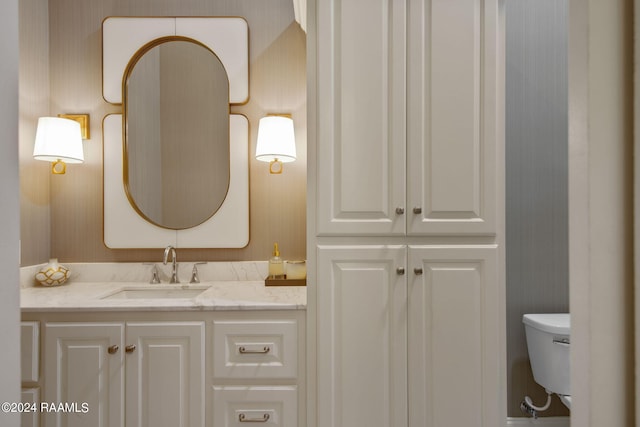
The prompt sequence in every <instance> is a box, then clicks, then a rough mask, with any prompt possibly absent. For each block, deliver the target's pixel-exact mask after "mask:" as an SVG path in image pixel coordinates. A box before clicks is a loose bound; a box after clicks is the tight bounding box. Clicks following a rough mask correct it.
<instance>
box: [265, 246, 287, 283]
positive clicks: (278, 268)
mask: <svg viewBox="0 0 640 427" xmlns="http://www.w3.org/2000/svg"><path fill="white" fill-rule="evenodd" d="M269 279H284V264H283V263H282V258H280V251H279V250H278V244H277V243H274V244H273V256H272V257H271V258H270V259H269Z"/></svg>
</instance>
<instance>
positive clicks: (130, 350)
mask: <svg viewBox="0 0 640 427" xmlns="http://www.w3.org/2000/svg"><path fill="white" fill-rule="evenodd" d="M124 351H126V352H127V353H133V352H134V351H136V345H135V344H131V345H128V346H126V347H125V348H124Z"/></svg>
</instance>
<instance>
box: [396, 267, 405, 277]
mask: <svg viewBox="0 0 640 427" xmlns="http://www.w3.org/2000/svg"><path fill="white" fill-rule="evenodd" d="M396 273H398V275H399V276H402V275H403V274H404V267H398V268H396Z"/></svg>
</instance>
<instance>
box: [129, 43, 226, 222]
mask: <svg viewBox="0 0 640 427" xmlns="http://www.w3.org/2000/svg"><path fill="white" fill-rule="evenodd" d="M123 82H124V83H123V103H124V104H123V115H124V121H123V133H124V153H123V155H124V165H123V166H124V168H123V171H124V186H125V190H126V193H127V197H128V198H129V201H130V203H131V204H132V206H133V208H134V209H135V210H136V211H137V212H138V213H139V214H140V215H141V216H142V217H144V218H145V219H146V220H148V221H150V222H152V223H154V224H156V225H158V226H160V227H165V228H170V229H176V230H181V229H185V228H191V227H195V226H197V225H199V224H202V223H203V222H205V221H206V220H208V219H209V218H210V217H211V216H212V215H214V214H215V213H216V211H217V210H218V209H219V208H220V206H221V205H222V202H223V201H224V199H225V197H226V195H227V191H228V189H229V173H230V156H229V79H228V77H227V73H226V71H225V69H224V66H223V65H222V63H221V62H220V60H219V59H218V57H217V56H216V55H215V54H214V53H213V52H212V51H211V50H210V49H208V48H207V47H205V46H204V45H202V44H200V43H198V42H197V41H195V40H191V39H187V38H183V37H169V38H164V39H159V40H155V41H154V42H152V43H150V44H149V45H147V46H145V47H143V48H142V49H141V50H140V52H139V53H138V54H137V55H136V56H135V57H134V58H132V60H131V62H130V63H129V65H128V67H127V70H126V71H125V75H124V80H123Z"/></svg>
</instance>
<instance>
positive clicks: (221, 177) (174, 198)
mask: <svg viewBox="0 0 640 427" xmlns="http://www.w3.org/2000/svg"><path fill="white" fill-rule="evenodd" d="M172 42H184V43H190V44H192V45H194V46H198V47H200V48H203V49H205V51H204V52H208V53H209V54H210V55H212V56H211V58H212V59H213V60H214V61H215V62H216V64H215V65H214V66H213V67H219V69H220V70H221V73H220V72H217V73H216V72H214V73H210V74H209V73H203V76H204V75H207V76H208V75H211V78H212V79H213V80H214V83H213V85H211V86H212V90H216V89H217V88H218V87H221V86H225V88H224V89H222V96H225V102H224V104H225V105H226V111H225V112H224V116H222V115H220V114H221V113H220V111H219V110H221V105H219V101H216V97H218V94H217V93H215V92H214V93H211V94H210V97H209V100H210V102H209V104H208V105H203V104H202V103H201V104H199V106H198V108H200V107H203V106H205V107H207V106H208V107H211V108H210V111H211V113H212V115H220V116H219V117H218V118H217V119H216V118H215V117H214V120H212V121H206V120H201V121H200V122H201V123H202V127H204V128H207V127H210V126H214V127H215V128H216V129H213V130H212V132H208V130H205V129H202V130H203V132H202V133H203V134H205V135H209V134H210V135H211V139H210V140H209V141H211V142H212V143H213V144H214V145H216V147H222V143H220V144H215V141H221V140H223V141H226V142H227V144H226V146H225V147H222V148H221V150H222V152H221V153H216V152H215V150H216V147H205V146H202V145H192V146H189V147H188V148H187V149H186V150H187V151H186V152H185V153H184V156H181V155H179V156H173V158H177V159H180V158H183V157H185V156H189V154H191V155H190V157H191V161H192V162H194V163H193V164H191V165H190V164H188V162H187V164H184V165H183V166H185V167H186V168H187V171H185V172H188V171H189V170H193V169H189V167H190V166H194V165H195V166H194V167H195V169H196V170H198V171H199V177H197V178H196V177H194V178H193V179H192V182H190V185H187V186H186V187H185V186H184V185H182V186H181V185H180V184H179V183H180V182H182V180H181V179H180V177H181V176H188V175H189V174H188V173H182V172H181V171H184V168H180V169H178V170H177V171H176V169H175V168H174V169H173V170H174V174H173V177H174V178H175V179H166V178H167V174H168V173H169V171H167V169H166V167H169V168H171V166H172V163H173V162H168V163H165V162H163V163H161V164H160V165H157V166H158V167H159V168H160V172H158V175H159V177H160V179H156V180H154V179H153V177H149V178H146V179H143V181H144V182H146V183H153V182H154V181H159V186H157V187H156V186H153V185H152V186H151V187H149V186H148V185H146V186H143V187H140V186H139V185H135V186H133V185H132V182H131V179H130V172H129V170H130V168H131V167H132V165H131V161H132V160H131V156H130V154H131V153H134V152H135V151H131V147H132V145H131V143H132V140H131V134H130V131H131V128H132V127H134V126H133V123H134V122H133V121H132V120H131V117H130V111H129V106H130V93H131V90H130V89H131V88H130V84H131V78H132V76H134V75H135V71H136V69H137V68H136V66H138V65H139V64H140V61H141V60H142V59H143V58H144V57H145V55H148V54H149V53H150V52H151V51H152V50H153V49H155V48H158V47H160V46H163V45H167V44H168V43H172ZM138 69H139V67H138ZM222 78H224V81H223V80H222ZM160 81H162V80H160ZM216 82H217V83H216ZM206 86H207V85H206V84H203V85H202V87H203V90H204V88H205V87H206ZM158 90H159V91H160V90H161V89H160V88H159V89H158ZM162 93H165V92H162ZM122 100H123V104H122V105H123V126H122V132H123V141H124V143H123V162H124V165H123V166H124V167H123V184H124V188H125V193H126V195H127V198H128V199H129V203H130V204H131V206H132V208H133V209H134V210H135V211H136V212H137V213H138V215H140V216H141V217H142V218H144V219H145V220H147V221H149V222H150V223H152V224H154V225H157V226H158V227H162V228H167V229H174V230H181V229H187V228H192V227H195V226H198V225H200V224H202V223H203V222H205V221H207V220H208V219H209V218H211V217H212V216H213V215H215V213H216V212H217V211H218V210H219V209H220V206H222V204H223V203H224V200H225V199H226V197H227V194H228V191H229V182H230V179H231V177H230V161H231V159H230V147H229V142H230V136H229V120H228V118H229V114H230V107H229V78H228V75H227V73H226V70H225V68H224V65H223V64H222V62H221V61H220V58H219V57H218V55H216V53H215V52H213V51H212V50H211V49H210V48H209V47H208V46H206V45H204V44H203V43H201V42H199V41H197V40H194V39H192V38H189V37H184V36H166V37H160V38H158V39H155V40H152V41H151V42H149V43H147V44H145V45H144V46H142V47H141V48H140V49H139V50H138V51H137V52H136V53H135V54H134V55H133V56H132V57H131V60H130V61H129V63H128V64H127V66H126V68H125V72H124V76H123V79H122ZM204 100H207V98H204ZM163 101H164V100H162V101H159V105H160V108H159V109H160V110H162V109H163V107H162V105H165V106H166V105H167V104H163ZM164 102H166V101H164ZM216 102H218V104H216ZM168 105H169V106H170V107H169V108H171V105H173V104H172V103H169V104H168ZM171 117H174V116H173V115H171ZM161 123H167V122H166V120H162V119H160V120H158V122H157V124H159V125H160V124H161ZM214 123H217V125H215V124H214ZM218 125H219V126H218ZM218 127H219V128H220V131H221V133H220V132H218V129H217V128H218ZM191 129H192V127H191V126H189V130H191ZM146 133H153V132H152V131H151V130H149V131H147V130H146V129H144V128H143V129H142V131H141V132H140V134H146ZM160 134H161V135H160V138H158V141H162V140H164V139H165V138H163V136H164V135H163V134H162V132H160ZM198 138H200V139H198ZM203 139H204V140H207V139H208V138H207V137H206V136H201V135H200V134H199V132H197V131H196V132H195V134H192V135H191V136H190V137H185V138H184V142H185V143H186V142H191V141H196V142H198V141H202V140H203ZM137 140H139V141H141V143H144V141H145V140H146V139H145V138H144V137H142V138H139V139H137ZM146 141H148V140H146ZM174 142H179V143H182V141H175V135H174ZM205 142H208V141H205ZM191 148H193V149H194V152H197V154H195V155H194V154H193V153H194V152H190V151H189V150H190V149H191ZM202 148H210V150H212V151H211V153H210V154H211V155H209V156H207V155H206V154H207V153H206V150H203V149H202ZM179 149H180V150H181V149H182V148H179ZM195 150H197V151H195ZM130 152H131V153H130ZM218 154H221V155H222V156H220V155H218ZM203 155H205V156H206V158H207V159H208V161H211V165H212V167H211V168H207V167H205V165H198V164H197V163H196V162H198V161H202V159H203V158H202V156H203ZM138 158H140V159H146V158H148V157H147V156H146V155H145V154H142V155H140V156H138ZM225 158H226V161H224V160H223V159H225ZM216 161H217V162H218V164H217V165H215V162H216ZM184 162H186V161H184V160H183V163H184ZM135 166H137V167H140V168H142V169H143V170H144V165H141V164H136V165H135ZM147 169H148V170H149V173H153V171H154V170H156V169H155V168H153V167H147ZM202 174H208V175H207V176H202ZM142 175H145V174H144V172H143V174H142ZM193 180H195V183H194V182H193ZM219 182H222V185H220V186H216V183H219ZM203 183H204V185H203ZM133 184H135V182H134V183H133ZM185 185H186V184H185ZM154 188H155V189H156V191H153V189H154ZM198 188H199V189H198ZM149 189H151V190H152V191H151V193H153V194H152V195H151V197H149V196H147V200H149V199H150V200H151V202H146V203H145V197H144V195H145V193H147V192H149ZM134 190H135V191H134ZM181 190H182V191H181ZM136 194H137V196H136ZM206 194H212V195H214V197H213V198H208V197H206V196H204V195H206ZM154 195H155V196H156V197H154ZM167 197H169V199H168V200H167ZM146 204H151V207H149V206H146ZM153 207H155V212H154V209H153Z"/></svg>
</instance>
